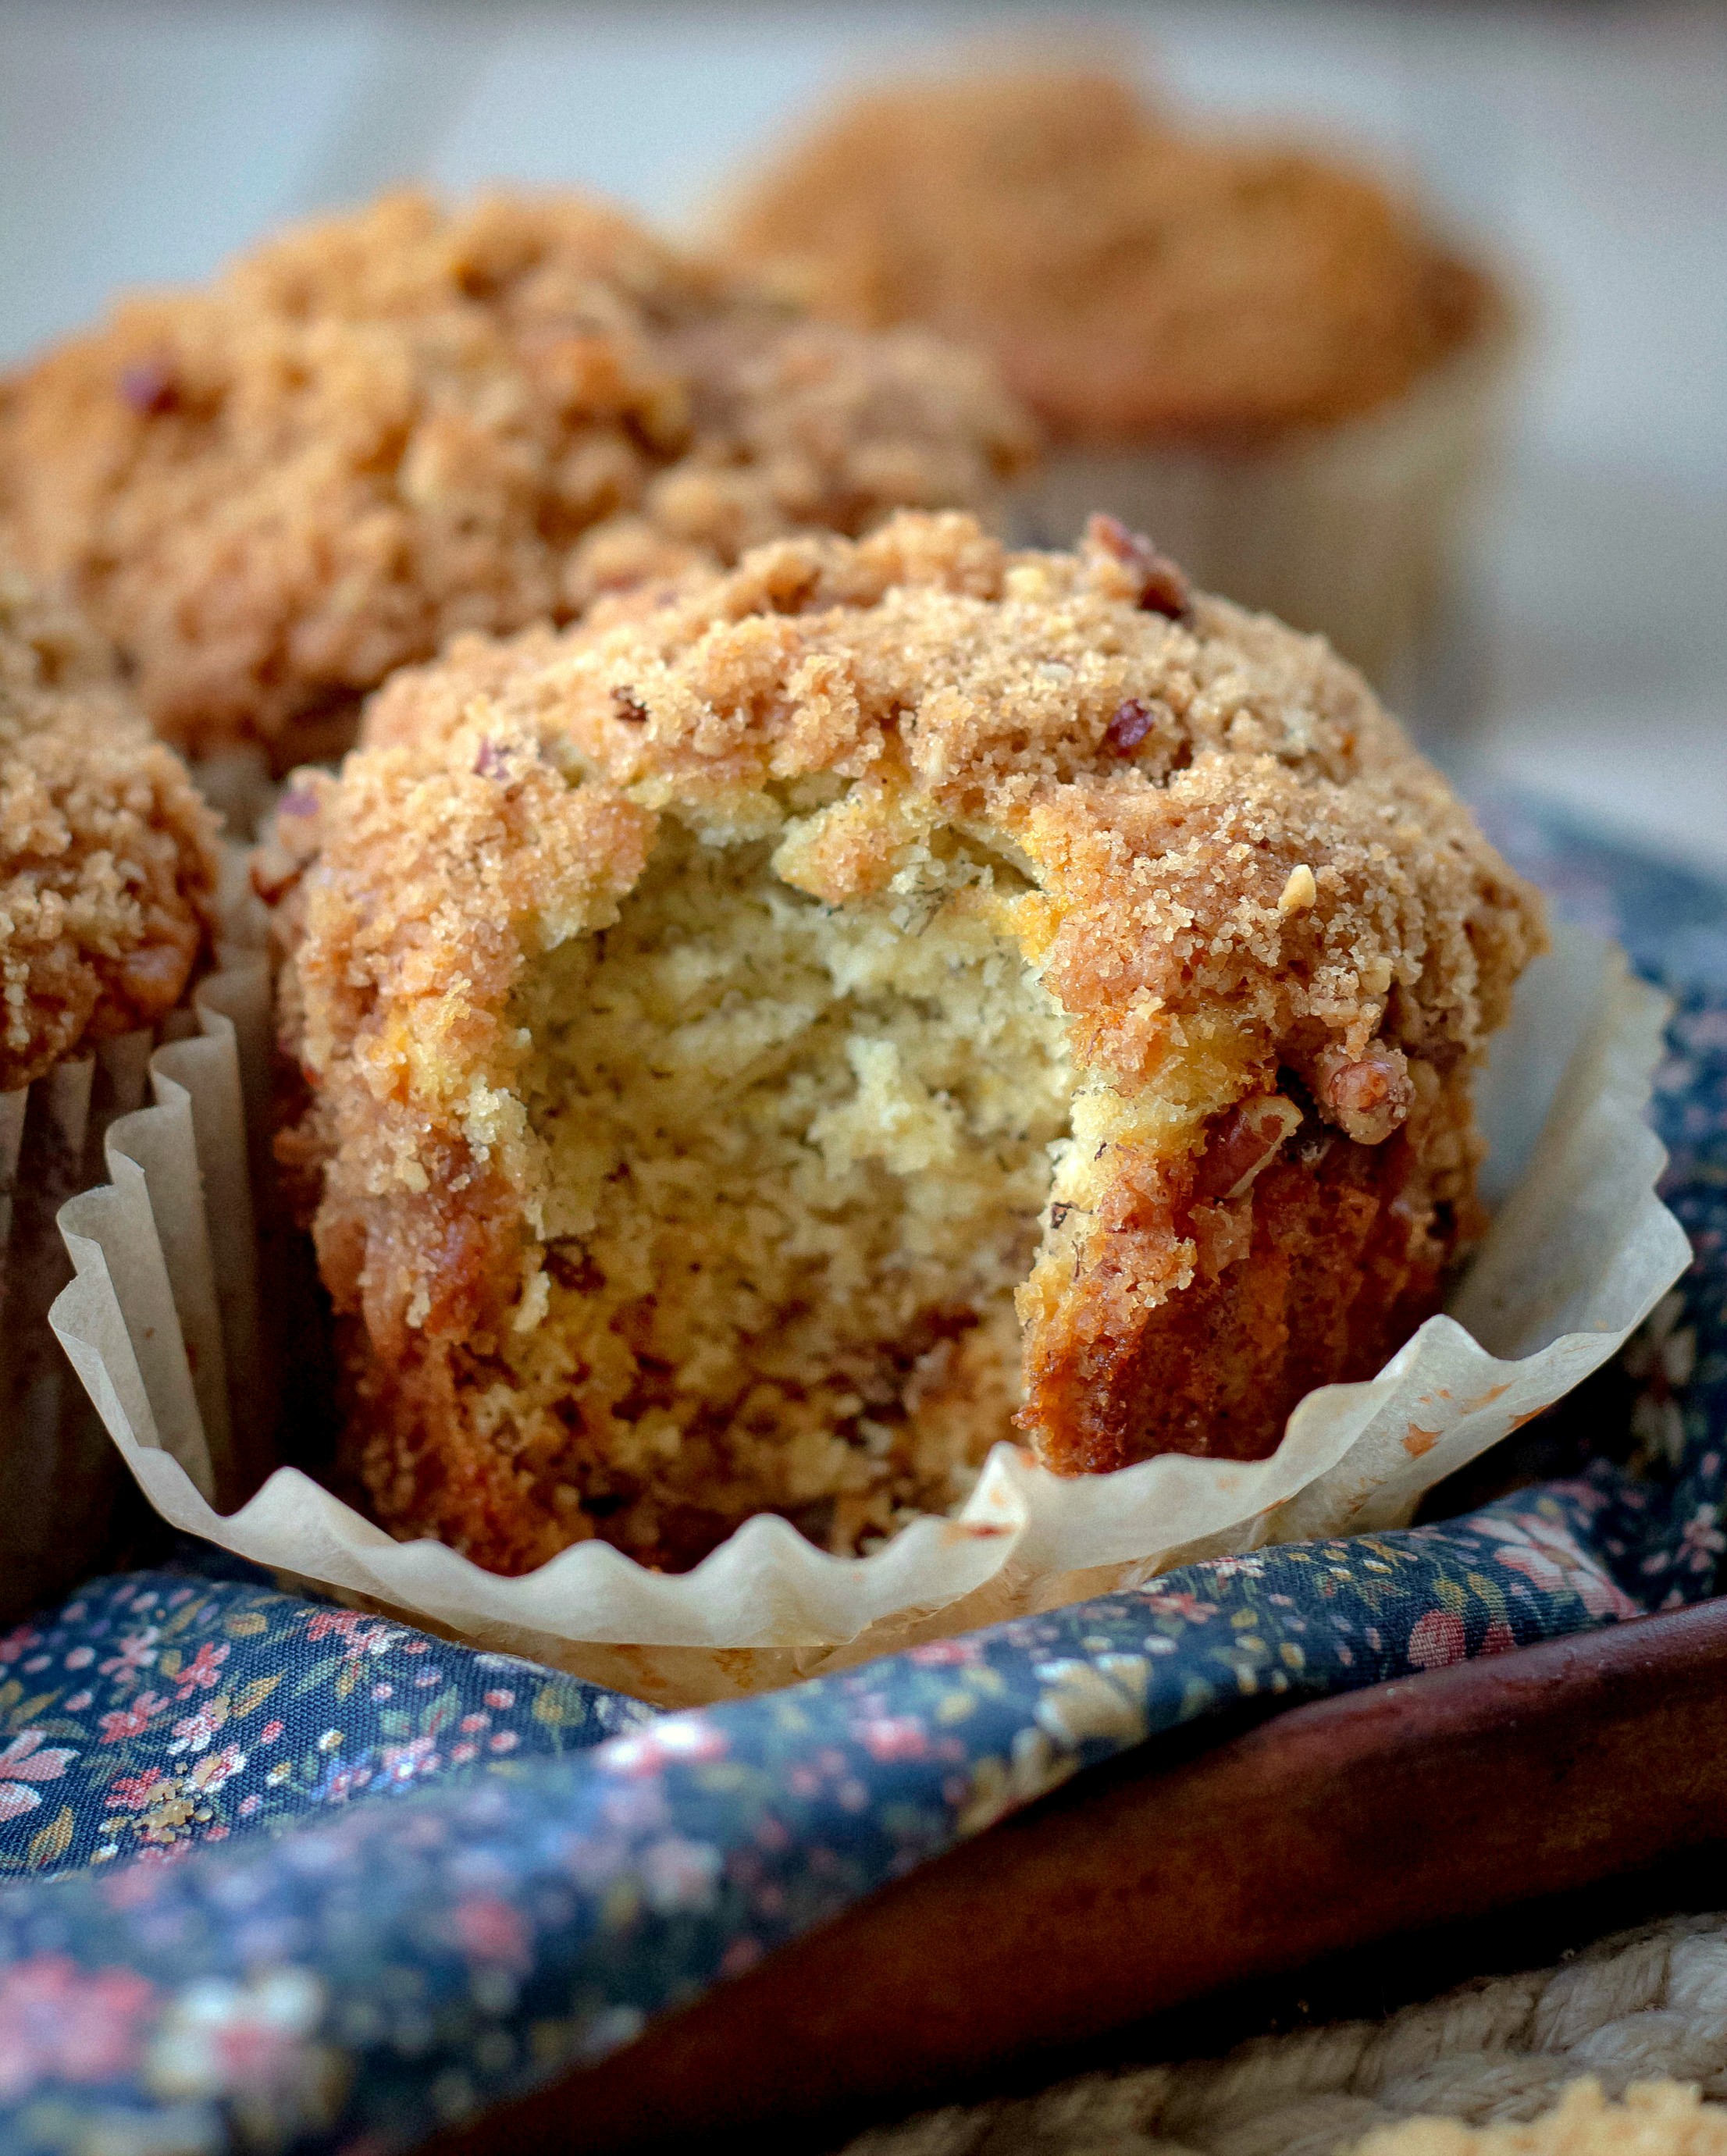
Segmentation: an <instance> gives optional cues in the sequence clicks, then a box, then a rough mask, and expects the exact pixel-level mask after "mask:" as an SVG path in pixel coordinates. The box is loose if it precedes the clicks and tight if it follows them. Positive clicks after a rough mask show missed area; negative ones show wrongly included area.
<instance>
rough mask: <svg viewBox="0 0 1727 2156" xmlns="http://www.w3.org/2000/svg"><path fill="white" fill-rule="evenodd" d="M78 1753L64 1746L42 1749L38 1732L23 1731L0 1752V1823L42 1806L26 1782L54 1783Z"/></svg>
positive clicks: (40, 1736)
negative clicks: (26, 1785)
mask: <svg viewBox="0 0 1727 2156" xmlns="http://www.w3.org/2000/svg"><path fill="white" fill-rule="evenodd" d="M77 1756H78V1755H77V1753H76V1752H75V1751H74V1750H73V1749H71V1748H69V1746H67V1745H64V1744H50V1745H48V1746H46V1747H45V1748H44V1745H43V1743H42V1734H41V1732H40V1731H39V1730H35V1729H26V1730H23V1731H22V1732H20V1733H19V1734H18V1736H16V1737H14V1738H13V1740H12V1742H11V1743H10V1744H8V1746H7V1748H6V1749H5V1750H4V1751H3V1752H0V1820H9V1819H16V1818H17V1817H18V1815H19V1813H20V1812H33V1811H34V1810H35V1809H36V1807H37V1806H38V1805H39V1804H40V1803H41V1802H42V1799H41V1798H40V1797H39V1796H38V1795H37V1794H36V1792H35V1791H34V1790H33V1789H27V1788H26V1787H25V1786H24V1785H25V1784H26V1783H28V1782H57V1781H59V1779H60V1777H61V1775H62V1774H64V1773H65V1771H66V1767H67V1764H68V1763H69V1761H70V1760H72V1759H75V1758H76V1757H77Z"/></svg>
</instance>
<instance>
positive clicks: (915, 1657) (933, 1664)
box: [906, 1640, 984, 1669]
mask: <svg viewBox="0 0 1727 2156" xmlns="http://www.w3.org/2000/svg"><path fill="white" fill-rule="evenodd" d="M906 1659H907V1661H912V1662H922V1663H923V1665H924V1666H925V1667H926V1668H929V1669H943V1668H946V1667H952V1668H955V1669H957V1668H959V1667H961V1666H963V1665H964V1664H966V1663H968V1662H980V1661H982V1660H983V1659H984V1650H983V1649H982V1648H981V1647H980V1646H979V1645H977V1643H976V1642H975V1640H925V1641H924V1642H923V1645H922V1646H918V1647H908V1648H907V1650H906Z"/></svg>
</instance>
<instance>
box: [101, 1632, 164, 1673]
mask: <svg viewBox="0 0 1727 2156" xmlns="http://www.w3.org/2000/svg"><path fill="white" fill-rule="evenodd" d="M161 1637H162V1627H161V1626H160V1625H146V1626H145V1627H144V1629H143V1630H142V1631H141V1632H128V1633H127V1634H126V1636H125V1637H124V1638H123V1639H122V1640H121V1642H120V1652H119V1653H118V1654H117V1655H110V1656H109V1658H108V1660H107V1661H105V1662H103V1663H101V1664H100V1665H99V1666H100V1670H101V1672H102V1675H103V1676H105V1677H119V1678H122V1679H124V1678H126V1677H136V1676H142V1675H143V1673H144V1671H146V1670H147V1669H152V1668H154V1666H155V1664H156V1643H157V1640H159V1639H160V1638H161Z"/></svg>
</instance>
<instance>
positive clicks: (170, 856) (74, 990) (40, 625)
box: [0, 563, 215, 1091]
mask: <svg viewBox="0 0 1727 2156" xmlns="http://www.w3.org/2000/svg"><path fill="white" fill-rule="evenodd" d="M214 831H215V819H214V818H213V816H212V815H211V814H210V812H209V811H208V809H207V808H205V807H204V805H203V802H202V801H201V800H200V799H199V798H198V793H197V792H196V790H195V789H194V788H193V784H192V782H191V780H190V779H189V778H188V776H187V774H186V771H185V768H184V767H183V766H182V764H181V762H180V761H179V759H178V758H177V757H176V756H175V755H174V754H173V752H172V750H170V749H168V748H166V747H163V746H162V744H161V743H160V742H157V741H156V740H155V739H154V738H153V737H152V734H151V732H150V730H149V728H148V727H147V726H146V725H145V723H144V721H143V720H142V719H141V717H140V716H138V714H137V712H136V710H135V709H134V708H133V706H131V702H130V701H129V700H128V698H127V696H126V694H125V692H124V690H123V689H122V688H121V683H120V679H119V675H118V672H117V670H116V662H115V659H114V654H113V653H112V652H111V649H109V648H108V647H107V646H106V645H105V644H104V643H103V642H102V641H101V639H100V638H98V637H97V636H96V635H95V634H94V633H93V632H92V631H91V630H90V628H89V627H88V626H87V625H86V624H85V623H84V622H82V621H81V620H80V619H79V618H78V617H77V616H76V615H75V614H74V613H71V612H70V611H69V610H68V609H67V608H64V607H63V606H61V605H59V604H58V603H51V602H50V601H49V600H48V599H47V598H44V597H43V596H42V595H40V594H39V593H38V592H36V591H35V590H34V589H33V588H32V587H31V585H30V584H29V583H28V582H27V581H26V580H25V579H24V577H22V576H21V575H20V574H19V573H18V572H17V571H16V569H14V568H11V567H8V566H6V565H5V564H3V563H0V995H3V998H4V1004H5V1010H4V1027H3V1032H0V1091H12V1090H13V1089H14V1088H16V1087H18V1086H28V1085H30V1084H33V1082H34V1081H36V1080H37V1079H39V1078H40V1077H42V1076H44V1075H45V1074H46V1073H47V1072H48V1071H49V1070H51V1069H52V1068H53V1067H54V1065H55V1064H57V1063H59V1062H61V1061H63V1060H64V1059H65V1058H66V1057H68V1056H70V1055H75V1054H76V1053H78V1052H79V1051H80V1050H81V1049H83V1048H85V1047H86V1046H88V1045H90V1044H92V1043H94V1042H95V1041H97V1040H100V1039H105V1038H106V1037H109V1036H111V1035H113V1034H120V1033H129V1032H131V1031H133V1030H134V1029H138V1028H142V1027H147V1026H152V1025H154V1024H157V1021H158V1020H159V1019H162V1017H163V1016H164V1015H165V1014H167V1012H168V1011H169V1010H171V1009H172V1008H173V1006H174V1005H175V1004H177V1003H178V1002H179V1000H180V998H181V997H182V995H183V993H185V989H186V986H187V983H188V981H189V980H190V978H191V977H192V973H193V968H194V966H195V965H196V964H197V962H198V958H199V957H200V955H201V954H202V953H203V951H204V949H205V947H206V946H207V944H208V939H209V936H210V933H211V928H212V911H211V909H212V904H213V893H214V889H215V856H214V851H213V840H214Z"/></svg>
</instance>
